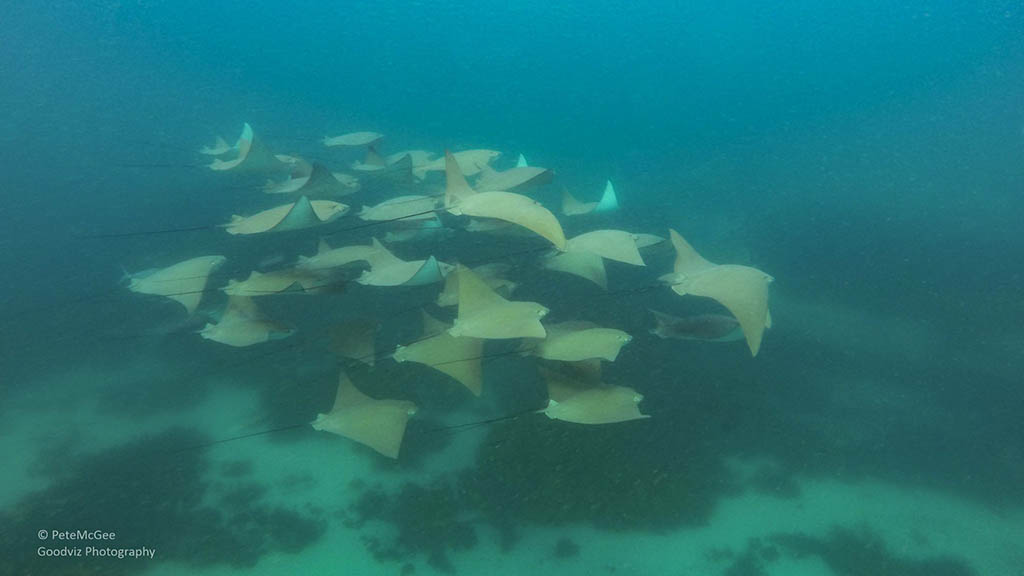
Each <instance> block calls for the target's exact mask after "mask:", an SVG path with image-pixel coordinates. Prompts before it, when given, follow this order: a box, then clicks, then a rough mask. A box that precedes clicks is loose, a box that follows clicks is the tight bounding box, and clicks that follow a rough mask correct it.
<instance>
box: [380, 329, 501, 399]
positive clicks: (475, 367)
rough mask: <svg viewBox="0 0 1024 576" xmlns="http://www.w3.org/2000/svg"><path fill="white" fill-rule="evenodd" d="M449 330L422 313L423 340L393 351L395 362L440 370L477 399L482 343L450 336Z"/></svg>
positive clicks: (478, 340) (481, 341)
mask: <svg viewBox="0 0 1024 576" xmlns="http://www.w3.org/2000/svg"><path fill="white" fill-rule="evenodd" d="M449 328H450V327H449V326H448V325H447V324H445V323H444V322H441V321H440V320H437V319H436V318H434V317H433V316H431V315H429V314H427V313H426V311H424V312H423V338H421V339H420V340H417V341H416V342H413V343H412V344H409V345H408V346H399V347H398V348H396V349H395V353H394V354H393V355H392V357H393V358H394V359H395V361H396V362H416V363H419V364H425V365H427V366H430V367H431V368H433V369H435V370H439V371H440V372H443V373H445V374H447V375H449V376H451V377H452V378H454V379H455V380H456V381H457V382H459V383H460V384H462V385H463V386H465V387H466V388H468V389H469V391H470V392H472V393H473V395H474V396H479V395H480V392H481V390H482V388H483V373H482V369H481V362H482V358H483V347H484V341H483V340H482V339H480V338H467V337H456V336H452V335H451V334H449V333H448V332H447V330H448V329H449Z"/></svg>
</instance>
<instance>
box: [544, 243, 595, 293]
mask: <svg viewBox="0 0 1024 576" xmlns="http://www.w3.org/2000/svg"><path fill="white" fill-rule="evenodd" d="M542 265H543V266H544V267H545V268H547V269H548V270H555V271H558V272H565V273H567V274H572V275H574V276H579V277H580V278H585V279H587V280H590V281H591V282H593V283H594V284H597V285H598V286H600V287H601V288H602V289H604V290H607V289H608V272H607V271H606V270H605V268H604V260H603V259H602V258H601V257H600V256H598V255H597V254H591V253H590V252H561V253H554V254H551V255H548V256H545V257H544V258H543V259H542Z"/></svg>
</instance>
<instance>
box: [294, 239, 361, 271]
mask: <svg viewBox="0 0 1024 576" xmlns="http://www.w3.org/2000/svg"><path fill="white" fill-rule="evenodd" d="M378 250H379V247H378V245H376V244H369V245H366V244H356V245H354V246H340V247H338V248H331V247H330V246H329V245H328V244H327V242H326V241H324V240H323V239H321V240H320V243H319V244H318V245H317V252H316V254H314V255H312V256H299V260H298V262H297V263H296V265H295V267H296V269H298V270H300V271H304V272H324V271H327V270H332V269H334V268H340V267H342V266H345V265H346V264H351V263H352V262H358V261H364V262H367V263H369V262H370V260H371V259H372V258H373V255H374V253H376V252H377V251H378Z"/></svg>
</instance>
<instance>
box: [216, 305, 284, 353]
mask: <svg viewBox="0 0 1024 576" xmlns="http://www.w3.org/2000/svg"><path fill="white" fill-rule="evenodd" d="M294 333H295V330H294V329H293V328H291V327H289V326H285V325H283V324H280V323H278V322H274V321H273V320H271V319H269V318H267V316H266V315H265V314H263V312H261V311H260V310H259V308H257V307H256V304H255V303H254V302H253V301H252V300H251V299H250V298H249V297H247V296H231V297H229V298H228V305H227V308H226V309H225V310H224V314H223V315H221V318H220V321H219V322H217V323H216V324H207V325H206V326H205V327H204V328H203V329H202V330H201V331H200V332H199V334H200V335H201V336H202V337H203V338H205V339H207V340H213V341H214V342H220V343H221V344H227V345H228V346H234V347H236V348H242V347H246V346H253V345H255V344H262V343H264V342H269V341H270V340H279V339H281V338H286V337H288V336H291V335H292V334H294Z"/></svg>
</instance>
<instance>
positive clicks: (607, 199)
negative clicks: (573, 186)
mask: <svg viewBox="0 0 1024 576" xmlns="http://www.w3.org/2000/svg"><path fill="white" fill-rule="evenodd" d="M618 209H619V198H618V196H616V195H615V186H612V181H611V180H608V181H607V182H606V183H605V185H604V193H603V194H601V199H600V200H599V201H597V202H580V201H579V200H577V199H576V198H575V197H573V195H572V194H571V193H570V192H569V190H568V189H565V190H562V214H564V215H566V216H579V215H581V214H590V213H591V212H598V213H599V212H612V211H615V210H618Z"/></svg>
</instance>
